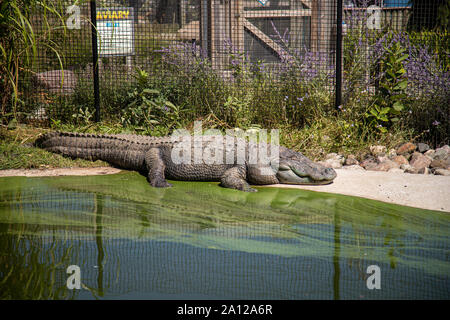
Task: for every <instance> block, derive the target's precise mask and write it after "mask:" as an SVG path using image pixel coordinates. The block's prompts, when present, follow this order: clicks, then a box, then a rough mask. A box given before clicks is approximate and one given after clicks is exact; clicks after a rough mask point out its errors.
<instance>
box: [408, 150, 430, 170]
mask: <svg viewBox="0 0 450 320" xmlns="http://www.w3.org/2000/svg"><path fill="white" fill-rule="evenodd" d="M431 161H432V159H431V158H430V157H427V156H425V155H423V154H421V153H420V152H414V153H413V155H412V157H411V161H409V164H410V165H411V166H413V167H414V168H416V169H417V170H420V169H422V168H428V166H429V165H430V164H431Z"/></svg>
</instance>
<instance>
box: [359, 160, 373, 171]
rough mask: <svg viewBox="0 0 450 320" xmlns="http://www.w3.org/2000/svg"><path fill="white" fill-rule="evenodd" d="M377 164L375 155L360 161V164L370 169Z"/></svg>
mask: <svg viewBox="0 0 450 320" xmlns="http://www.w3.org/2000/svg"><path fill="white" fill-rule="evenodd" d="M376 165H377V161H376V160H375V159H374V158H373V157H368V158H366V159H364V160H363V162H361V163H360V166H361V167H363V168H364V169H366V170H370V169H369V168H373V167H375V166H376Z"/></svg>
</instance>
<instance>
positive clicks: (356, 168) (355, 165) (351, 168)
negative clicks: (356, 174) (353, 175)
mask: <svg viewBox="0 0 450 320" xmlns="http://www.w3.org/2000/svg"><path fill="white" fill-rule="evenodd" d="M342 169H345V170H362V171H364V168H363V167H361V166H360V165H357V164H352V165H349V166H344V167H342Z"/></svg>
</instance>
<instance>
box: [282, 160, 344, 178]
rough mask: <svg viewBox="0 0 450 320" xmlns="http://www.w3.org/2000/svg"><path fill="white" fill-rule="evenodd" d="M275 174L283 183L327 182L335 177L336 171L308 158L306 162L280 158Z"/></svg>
mask: <svg viewBox="0 0 450 320" xmlns="http://www.w3.org/2000/svg"><path fill="white" fill-rule="evenodd" d="M276 176H277V179H278V181H279V182H280V183H285V184H328V183H331V182H332V181H333V179H334V178H336V171H334V170H333V169H332V168H326V167H324V166H322V165H320V164H317V163H314V162H312V161H310V160H309V159H308V162H305V161H298V160H294V159H280V162H279V165H278V171H277V173H276Z"/></svg>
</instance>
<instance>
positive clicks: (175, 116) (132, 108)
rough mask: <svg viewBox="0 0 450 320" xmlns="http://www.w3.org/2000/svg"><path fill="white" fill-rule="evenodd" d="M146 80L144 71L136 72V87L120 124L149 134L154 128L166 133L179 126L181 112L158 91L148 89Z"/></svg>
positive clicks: (146, 76) (147, 76)
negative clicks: (162, 129)
mask: <svg viewBox="0 0 450 320" xmlns="http://www.w3.org/2000/svg"><path fill="white" fill-rule="evenodd" d="M148 80H149V74H148V73H147V72H146V71H144V70H137V76H136V81H137V85H136V88H135V89H134V90H133V91H132V92H131V93H130V94H129V97H130V100H131V102H130V103H129V104H128V106H127V108H126V110H125V113H124V115H123V116H122V118H121V120H122V124H123V125H124V126H136V127H138V128H141V130H144V131H146V132H147V133H149V134H152V133H154V131H155V129H156V128H155V127H159V129H161V128H165V129H166V130H164V131H166V132H164V133H167V132H168V131H170V130H171V129H174V128H176V127H178V126H180V124H181V123H180V122H181V113H182V110H181V108H179V107H178V106H176V105H175V104H173V103H172V102H170V101H169V100H168V99H166V98H165V97H164V95H163V94H161V92H160V91H159V90H156V89H152V88H148V87H147V86H148Z"/></svg>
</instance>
